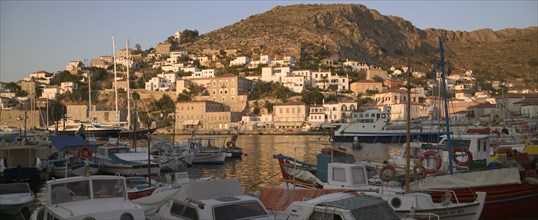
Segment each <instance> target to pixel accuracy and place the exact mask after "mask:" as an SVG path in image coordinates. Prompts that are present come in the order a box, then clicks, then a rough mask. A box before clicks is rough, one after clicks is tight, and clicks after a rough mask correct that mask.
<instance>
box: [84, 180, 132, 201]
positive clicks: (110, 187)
mask: <svg viewBox="0 0 538 220" xmlns="http://www.w3.org/2000/svg"><path fill="white" fill-rule="evenodd" d="M92 183H93V197H94V198H115V197H120V198H125V197H126V195H125V182H124V181H123V180H122V179H100V180H93V182H92Z"/></svg>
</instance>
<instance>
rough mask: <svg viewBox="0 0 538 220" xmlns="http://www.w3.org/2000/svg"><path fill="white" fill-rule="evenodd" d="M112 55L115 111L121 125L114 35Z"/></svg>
mask: <svg viewBox="0 0 538 220" xmlns="http://www.w3.org/2000/svg"><path fill="white" fill-rule="evenodd" d="M112 53H113V54H114V97H115V98H114V99H115V102H116V109H115V112H116V123H118V125H119V123H120V118H119V114H118V81H117V80H116V79H117V75H116V40H115V39H114V35H112Z"/></svg>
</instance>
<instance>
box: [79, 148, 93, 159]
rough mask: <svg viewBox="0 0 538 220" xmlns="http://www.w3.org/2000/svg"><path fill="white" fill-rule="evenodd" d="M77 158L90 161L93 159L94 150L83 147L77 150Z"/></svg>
mask: <svg viewBox="0 0 538 220" xmlns="http://www.w3.org/2000/svg"><path fill="white" fill-rule="evenodd" d="M77 157H78V158H79V159H81V160H88V159H90V158H91V157H92V150H90V148H87V147H81V148H79V149H78V150H77Z"/></svg>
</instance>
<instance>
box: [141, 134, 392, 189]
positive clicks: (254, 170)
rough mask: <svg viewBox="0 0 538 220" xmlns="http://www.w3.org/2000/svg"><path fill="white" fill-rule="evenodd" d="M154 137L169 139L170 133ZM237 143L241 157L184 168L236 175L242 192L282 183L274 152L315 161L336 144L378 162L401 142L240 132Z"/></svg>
mask: <svg viewBox="0 0 538 220" xmlns="http://www.w3.org/2000/svg"><path fill="white" fill-rule="evenodd" d="M200 136H203V135H200ZM187 137H188V136H176V137H175V138H174V139H175V140H176V141H178V140H181V139H184V138H187ZM155 138H156V139H160V140H172V139H173V138H172V136H171V135H169V136H156V137H155ZM142 146H145V145H142ZM237 146H238V147H241V148H242V149H243V156H242V158H241V159H226V162H225V164H224V165H200V164H194V165H193V166H192V167H189V168H188V169H187V171H188V173H189V178H191V179H198V178H206V177H215V178H236V179H238V180H239V182H240V183H241V187H242V188H243V189H244V190H245V191H247V192H251V193H254V192H256V191H257V190H258V189H259V187H271V186H274V187H278V186H281V185H282V182H281V180H282V175H281V173H280V168H279V166H278V161H277V159H273V155H276V154H283V155H285V156H289V157H293V158H296V159H297V160H300V161H304V162H307V163H311V164H315V163H316V155H317V154H319V153H320V152H321V149H322V148H324V147H339V148H343V149H346V151H347V152H351V153H353V154H354V155H355V156H356V158H360V159H362V160H370V161H373V162H380V163H381V162H382V161H383V160H386V159H388V158H389V155H398V154H400V152H399V149H400V146H401V145H400V146H398V145H384V144H362V147H361V148H353V147H352V146H351V143H333V142H330V141H329V136H326V135H325V136H319V135H240V136H239V138H238V140H237Z"/></svg>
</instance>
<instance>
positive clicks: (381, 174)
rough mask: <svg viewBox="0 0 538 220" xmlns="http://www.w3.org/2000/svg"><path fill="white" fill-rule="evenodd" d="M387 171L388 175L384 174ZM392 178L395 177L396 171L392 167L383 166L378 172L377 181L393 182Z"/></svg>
mask: <svg viewBox="0 0 538 220" xmlns="http://www.w3.org/2000/svg"><path fill="white" fill-rule="evenodd" d="M387 171H388V172H389V173H388V175H387V174H385V173H386V172H387ZM394 176H396V169H395V168H394V166H392V165H385V166H384V167H383V168H381V170H380V171H379V179H381V181H383V182H389V181H391V180H393V179H394Z"/></svg>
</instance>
